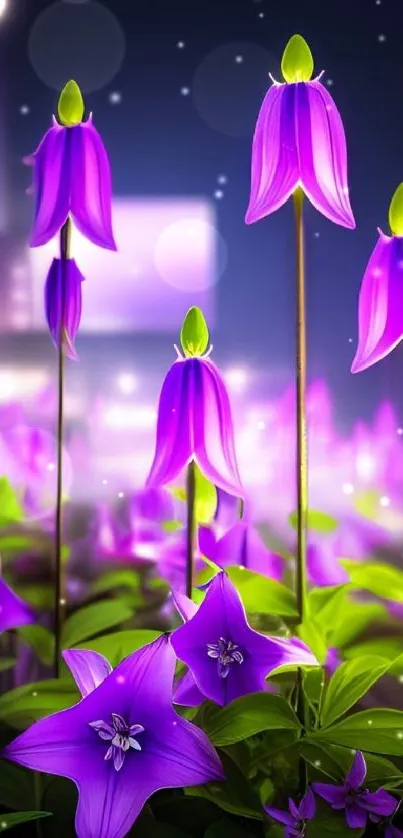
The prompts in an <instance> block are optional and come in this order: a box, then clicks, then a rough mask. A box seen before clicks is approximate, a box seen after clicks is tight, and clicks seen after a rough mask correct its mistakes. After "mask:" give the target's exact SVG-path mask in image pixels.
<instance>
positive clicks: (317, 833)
mask: <svg viewBox="0 0 403 838" xmlns="http://www.w3.org/2000/svg"><path fill="white" fill-rule="evenodd" d="M364 831H365V830H364V829H350V827H348V826H347V824H346V818H345V815H344V812H335V811H334V810H333V809H330V807H328V806H327V807H326V808H325V806H320V809H319V812H318V811H317V812H316V815H315V818H314V819H313V820H312V821H308V824H307V830H306V838H360V836H361V835H363V834H364Z"/></svg>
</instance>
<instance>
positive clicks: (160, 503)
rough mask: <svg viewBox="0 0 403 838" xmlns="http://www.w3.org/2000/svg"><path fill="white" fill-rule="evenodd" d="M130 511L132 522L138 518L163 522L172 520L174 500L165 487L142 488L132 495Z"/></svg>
mask: <svg viewBox="0 0 403 838" xmlns="http://www.w3.org/2000/svg"><path fill="white" fill-rule="evenodd" d="M130 513H131V519H132V521H133V522H136V521H137V520H138V519H139V518H140V519H144V520H146V521H154V522H155V523H158V524H163V523H164V521H173V520H174V515H175V505H174V500H173V497H172V495H171V494H170V492H168V491H167V490H166V489H142V490H141V491H139V492H136V493H135V494H134V495H133V496H132V498H131V502H130Z"/></svg>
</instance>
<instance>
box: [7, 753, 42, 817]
mask: <svg viewBox="0 0 403 838" xmlns="http://www.w3.org/2000/svg"><path fill="white" fill-rule="evenodd" d="M36 805H37V804H36V801H35V792H34V783H33V775H32V772H31V771H28V770H27V769H26V768H22V767H21V766H20V765H16V764H15V763H13V762H7V761H6V760H4V759H2V760H0V806H4V807H6V808H7V809H15V810H16V811H19V810H20V809H27V810H30V809H32V810H33V809H35V808H36Z"/></svg>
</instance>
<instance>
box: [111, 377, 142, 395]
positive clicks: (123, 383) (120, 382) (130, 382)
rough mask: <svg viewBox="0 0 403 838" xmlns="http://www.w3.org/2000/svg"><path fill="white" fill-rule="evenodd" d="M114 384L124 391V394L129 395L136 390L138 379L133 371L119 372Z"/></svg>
mask: <svg viewBox="0 0 403 838" xmlns="http://www.w3.org/2000/svg"><path fill="white" fill-rule="evenodd" d="M116 384H117V386H118V388H119V390H120V392H121V393H124V395H125V396H131V394H132V393H134V392H135V390H137V386H138V381H137V378H136V376H135V375H133V373H131V372H121V373H120V374H119V375H118V377H117V380H116Z"/></svg>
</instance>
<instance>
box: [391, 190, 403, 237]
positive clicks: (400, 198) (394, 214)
mask: <svg viewBox="0 0 403 838" xmlns="http://www.w3.org/2000/svg"><path fill="white" fill-rule="evenodd" d="M389 227H390V229H391V231H392V233H393V235H394V236H403V183H400V184H399V186H398V187H397V189H396V191H395V193H394V195H393V197H392V200H391V202H390V207H389Z"/></svg>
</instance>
